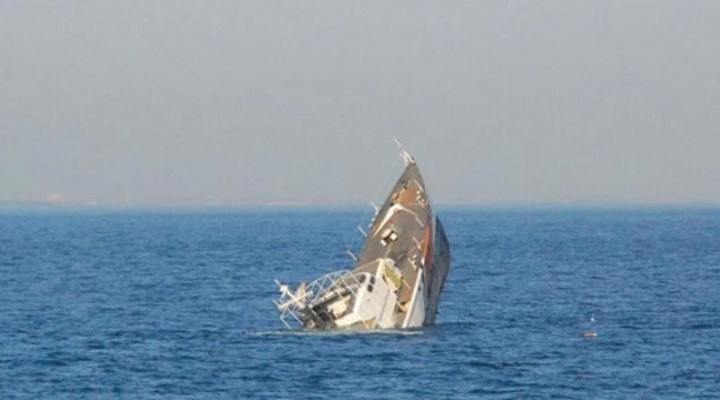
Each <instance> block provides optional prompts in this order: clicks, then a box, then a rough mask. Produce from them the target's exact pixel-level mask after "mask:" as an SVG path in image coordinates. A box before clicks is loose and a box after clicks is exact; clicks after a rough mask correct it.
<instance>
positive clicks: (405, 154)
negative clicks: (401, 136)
mask: <svg viewBox="0 0 720 400" xmlns="http://www.w3.org/2000/svg"><path fill="white" fill-rule="evenodd" d="M393 142H395V144H396V145H397V147H398V149H400V157H402V159H403V162H404V163H405V166H406V167H407V166H408V165H410V164H415V159H414V158H413V156H411V155H410V153H408V152H407V150H405V147H403V145H402V143H400V141H399V140H397V139H396V138H393Z"/></svg>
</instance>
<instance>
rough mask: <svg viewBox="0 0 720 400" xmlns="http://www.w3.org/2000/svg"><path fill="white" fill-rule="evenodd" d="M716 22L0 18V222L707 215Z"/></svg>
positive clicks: (694, 7) (714, 133)
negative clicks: (415, 199) (413, 164)
mask: <svg viewBox="0 0 720 400" xmlns="http://www.w3.org/2000/svg"><path fill="white" fill-rule="evenodd" d="M719 21H720V2H717V1H699V0H695V1H688V2H683V1H667V2H665V1H640V0H634V1H626V0H621V1H608V0H604V1H507V0H504V1H468V2H453V1H442V2H424V1H417V0H413V1H268V0H261V1H237V0H234V1H185V0H166V1H159V0H154V1H144V0H143V1H115V0H112V1H91V0H87V1H69V0H66V1H61V2H58V1H28V0H18V1H12V0H1V1H0V200H5V201H38V200H56V201H60V200H64V201H70V202H99V203H103V204H106V203H122V202H123V201H124V199H125V195H126V193H127V194H128V195H129V196H130V198H131V201H132V202H136V203H197V202H201V203H202V202H218V203H227V204H235V203H261V202H270V201H278V202H313V203H314V202H320V203H343V202H353V203H359V202H364V201H366V200H376V201H378V200H381V199H382V197H383V196H384V195H385V191H386V190H388V189H389V187H390V185H391V184H392V183H393V182H394V181H395V179H396V177H397V175H398V174H399V173H400V171H401V167H402V164H401V162H400V159H399V157H398V156H397V151H396V149H395V148H394V144H393V143H392V140H391V138H392V137H398V138H399V139H400V140H402V141H403V142H404V143H405V145H406V146H407V147H408V149H409V150H411V152H412V153H413V154H414V155H415V158H416V159H417V160H418V163H419V165H420V167H421V169H422V171H423V173H424V175H425V178H426V181H427V183H428V185H429V190H430V194H431V196H432V197H433V198H434V200H435V201H438V202H461V203H567V202H570V203H573V202H600V203H603V202H633V203H637V202H651V203H657V202H715V203H717V202H720V128H719V127H720V23H719Z"/></svg>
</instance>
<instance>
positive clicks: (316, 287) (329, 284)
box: [273, 270, 365, 329]
mask: <svg viewBox="0 0 720 400" xmlns="http://www.w3.org/2000/svg"><path fill="white" fill-rule="evenodd" d="M364 276H365V273H357V271H354V270H341V271H333V272H330V273H327V274H325V275H323V276H321V277H319V278H317V279H316V280H314V281H312V282H311V283H310V284H307V285H304V287H303V284H300V286H298V288H297V289H296V290H295V292H292V291H290V290H288V288H287V286H286V285H281V284H280V282H277V281H276V283H277V284H278V286H279V287H280V293H281V294H280V297H279V298H278V299H277V300H273V302H274V303H275V306H277V308H278V310H279V311H280V321H282V322H283V324H285V326H286V327H288V328H289V329H293V328H302V327H303V325H304V322H305V320H307V319H308V318H309V315H312V314H313V313H314V311H313V310H312V307H311V306H313V305H315V304H316V303H318V302H321V301H322V300H323V298H325V299H329V298H331V297H332V296H333V295H337V296H338V297H342V296H347V295H348V294H349V295H351V296H352V301H351V303H352V304H354V303H355V299H356V297H357V292H358V290H359V289H360V287H361V285H362V283H363V281H364Z"/></svg>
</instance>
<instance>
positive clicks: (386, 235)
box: [380, 228, 398, 246]
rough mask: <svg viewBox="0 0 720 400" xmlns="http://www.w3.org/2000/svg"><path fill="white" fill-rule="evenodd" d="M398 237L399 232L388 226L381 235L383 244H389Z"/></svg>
mask: <svg viewBox="0 0 720 400" xmlns="http://www.w3.org/2000/svg"><path fill="white" fill-rule="evenodd" d="M397 238H398V234H397V232H395V231H394V230H393V229H392V228H387V229H385V230H384V231H383V233H382V236H380V243H382V245H383V246H387V245H388V244H389V243H392V242H394V241H396V240H397Z"/></svg>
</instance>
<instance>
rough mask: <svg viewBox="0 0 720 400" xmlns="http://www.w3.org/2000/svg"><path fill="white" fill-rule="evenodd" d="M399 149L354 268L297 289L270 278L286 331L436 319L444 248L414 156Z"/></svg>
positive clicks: (398, 325) (411, 324) (445, 265)
mask: <svg viewBox="0 0 720 400" xmlns="http://www.w3.org/2000/svg"><path fill="white" fill-rule="evenodd" d="M396 143H397V141H396ZM398 146H399V147H400V151H401V155H402V158H403V161H404V164H405V170H404V171H403V172H402V174H401V175H400V178H399V179H398V181H397V183H396V184H395V186H393V188H392V190H391V191H390V194H389V195H388V197H387V199H386V200H385V202H384V203H383V205H382V206H381V207H379V208H376V211H375V216H374V218H373V219H372V221H371V222H370V224H369V225H368V227H367V230H365V229H362V228H360V231H361V232H362V233H363V235H364V236H365V242H364V243H363V247H362V251H361V252H360V253H359V254H358V255H357V256H354V258H355V259H356V261H355V266H354V267H353V268H352V269H349V270H342V271H335V272H330V273H328V274H325V275H323V276H321V277H319V278H317V279H316V280H314V281H312V282H311V283H306V282H303V283H300V285H298V286H297V288H296V289H295V290H291V289H290V287H289V286H288V285H284V284H281V283H280V282H278V281H277V280H276V281H275V282H276V284H277V285H278V288H279V290H280V297H279V298H278V299H276V300H274V302H275V305H276V306H277V308H278V310H279V311H280V320H281V321H282V322H283V323H284V324H285V325H286V326H287V327H288V328H301V329H308V330H330V329H348V330H371V329H405V328H417V327H421V326H425V325H431V324H433V323H434V322H435V316H436V315H437V310H438V302H439V301H440V294H441V293H442V290H443V285H444V284H445V278H446V277H447V274H448V270H449V268H450V245H449V243H448V240H447V237H446V236H445V231H444V229H443V226H442V224H441V223H440V219H438V218H437V217H436V216H435V215H434V214H433V212H432V208H431V206H430V199H429V198H428V194H427V191H426V189H425V184H424V182H423V179H422V176H421V175H420V170H419V168H418V166H417V164H416V163H415V160H414V159H413V157H412V156H411V155H410V154H409V153H408V152H407V151H406V150H405V149H403V148H402V146H401V145H400V144H399V143H398Z"/></svg>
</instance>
